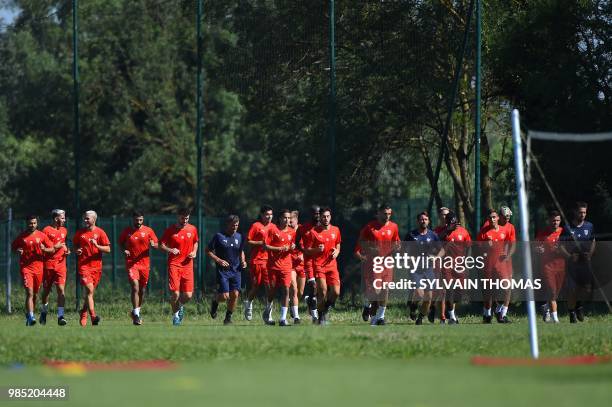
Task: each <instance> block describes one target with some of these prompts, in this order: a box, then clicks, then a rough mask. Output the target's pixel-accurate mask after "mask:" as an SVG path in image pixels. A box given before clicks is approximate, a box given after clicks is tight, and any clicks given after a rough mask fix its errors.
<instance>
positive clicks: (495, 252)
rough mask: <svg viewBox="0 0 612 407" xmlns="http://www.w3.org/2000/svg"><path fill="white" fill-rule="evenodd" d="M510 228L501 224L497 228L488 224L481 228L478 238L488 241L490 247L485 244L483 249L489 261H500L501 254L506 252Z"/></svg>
mask: <svg viewBox="0 0 612 407" xmlns="http://www.w3.org/2000/svg"><path fill="white" fill-rule="evenodd" d="M507 233H508V229H507V228H504V227H501V226H499V228H498V229H497V230H495V229H494V228H493V227H491V226H488V227H484V228H483V229H481V230H480V233H479V234H478V238H477V240H478V241H480V242H488V243H489V245H488V247H487V246H486V245H484V247H483V249H484V250H485V252H486V253H487V258H488V263H489V264H494V263H496V262H497V261H499V258H500V256H502V255H505V254H506V243H505V242H506V241H508V236H507Z"/></svg>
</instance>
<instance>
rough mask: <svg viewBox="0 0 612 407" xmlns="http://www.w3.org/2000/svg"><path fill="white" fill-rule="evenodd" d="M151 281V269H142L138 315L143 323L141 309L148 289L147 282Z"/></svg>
mask: <svg viewBox="0 0 612 407" xmlns="http://www.w3.org/2000/svg"><path fill="white" fill-rule="evenodd" d="M148 283H149V270H141V271H140V279H139V280H138V308H137V309H136V315H137V316H138V319H139V320H140V323H141V324H142V320H141V318H140V309H141V308H142V304H144V297H145V292H146V290H147V284H148Z"/></svg>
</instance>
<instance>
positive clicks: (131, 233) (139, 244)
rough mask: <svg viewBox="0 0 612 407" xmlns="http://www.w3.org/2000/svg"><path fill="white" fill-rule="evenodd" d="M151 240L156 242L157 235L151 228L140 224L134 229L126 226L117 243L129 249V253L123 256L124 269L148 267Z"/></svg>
mask: <svg viewBox="0 0 612 407" xmlns="http://www.w3.org/2000/svg"><path fill="white" fill-rule="evenodd" d="M151 242H153V243H157V235H155V232H154V231H153V229H151V228H150V227H148V226H144V225H142V226H141V227H140V228H138V229H136V228H135V227H133V226H128V227H126V228H125V229H123V232H121V235H119V244H120V245H121V246H122V247H125V250H129V252H130V255H129V256H126V258H125V267H126V269H128V270H129V269H131V268H132V267H134V266H136V267H141V268H146V269H149V247H151Z"/></svg>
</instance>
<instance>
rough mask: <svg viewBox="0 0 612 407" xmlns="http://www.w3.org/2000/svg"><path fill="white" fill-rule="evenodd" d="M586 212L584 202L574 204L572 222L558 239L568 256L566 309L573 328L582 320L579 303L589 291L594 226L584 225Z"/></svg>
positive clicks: (582, 313)
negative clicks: (562, 243)
mask: <svg viewBox="0 0 612 407" xmlns="http://www.w3.org/2000/svg"><path fill="white" fill-rule="evenodd" d="M587 208H588V205H587V203H586V202H576V204H575V206H574V212H573V219H572V221H571V222H570V223H569V224H567V225H565V226H564V227H563V232H561V237H560V240H562V241H564V242H566V243H564V246H562V250H563V251H564V252H565V255H566V256H567V275H568V277H569V278H568V291H569V292H568V300H567V307H568V309H569V318H570V323H572V324H575V323H576V322H578V321H581V322H582V321H583V320H584V311H583V308H582V304H581V303H580V302H579V300H580V299H587V298H589V297H590V294H591V289H592V280H593V272H592V270H591V257H592V256H593V253H594V252H595V230H594V228H593V224H592V223H591V222H588V221H586V215H587Z"/></svg>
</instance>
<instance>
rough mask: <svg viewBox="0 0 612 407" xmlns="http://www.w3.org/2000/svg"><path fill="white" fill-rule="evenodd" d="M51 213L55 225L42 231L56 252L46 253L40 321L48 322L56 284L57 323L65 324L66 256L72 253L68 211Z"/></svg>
mask: <svg viewBox="0 0 612 407" xmlns="http://www.w3.org/2000/svg"><path fill="white" fill-rule="evenodd" d="M51 215H52V217H53V225H49V226H45V227H44V228H43V230H42V232H43V233H44V234H45V235H47V237H48V238H49V240H51V242H52V243H53V248H54V249H55V253H52V254H51V253H50V254H45V262H44V273H43V293H42V297H41V303H42V310H41V312H40V323H41V324H42V325H45V324H46V323H47V312H48V311H49V303H48V302H49V294H50V293H51V287H52V286H53V285H55V288H56V290H57V324H58V325H60V326H64V325H66V318H64V304H65V302H66V297H65V295H64V289H65V287H66V257H67V256H68V255H69V254H70V249H68V246H66V239H67V238H68V231H67V230H66V228H65V227H64V225H65V224H66V212H65V211H63V210H62V209H54V210H53V211H52V212H51Z"/></svg>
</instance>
